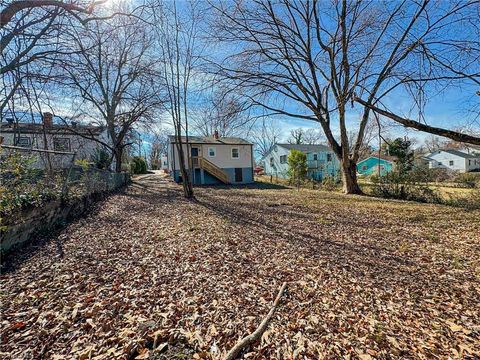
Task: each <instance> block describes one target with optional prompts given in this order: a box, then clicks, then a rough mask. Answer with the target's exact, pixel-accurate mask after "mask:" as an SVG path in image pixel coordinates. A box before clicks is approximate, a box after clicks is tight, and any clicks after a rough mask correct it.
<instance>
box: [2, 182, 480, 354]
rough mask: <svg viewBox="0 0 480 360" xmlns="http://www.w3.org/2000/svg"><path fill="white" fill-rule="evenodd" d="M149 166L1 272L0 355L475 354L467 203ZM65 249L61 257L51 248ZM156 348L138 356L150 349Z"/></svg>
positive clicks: (472, 241) (476, 258)
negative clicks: (177, 176)
mask: <svg viewBox="0 0 480 360" xmlns="http://www.w3.org/2000/svg"><path fill="white" fill-rule="evenodd" d="M196 194H197V199H198V201H197V202H189V201H186V200H184V199H182V197H181V188H180V187H179V186H177V185H174V184H172V183H169V182H166V181H164V180H160V179H159V177H158V176H155V175H152V176H147V177H143V178H141V179H139V180H138V181H137V182H136V183H134V184H133V185H132V186H130V187H129V188H128V190H127V191H126V192H125V193H121V194H116V195H114V196H111V197H110V198H109V199H108V200H106V201H104V202H103V203H101V204H98V205H97V207H96V209H95V210H94V211H93V212H92V213H91V214H90V215H89V216H88V217H86V218H83V219H80V220H78V221H77V222H75V223H72V224H70V225H69V226H68V227H66V228H65V229H64V230H62V231H60V232H58V233H56V234H54V235H52V236H51V237H50V238H49V239H44V240H42V239H39V240H38V241H37V242H36V243H34V244H33V245H32V246H30V247H28V248H27V249H25V250H22V251H20V252H19V253H17V254H16V255H15V256H14V259H13V258H12V257H11V258H10V259H9V261H8V262H7V264H6V266H5V269H4V271H3V272H2V277H1V313H2V319H1V327H2V344H1V351H2V353H1V354H0V357H2V358H4V359H14V358H25V359H39V358H54V359H63V358H68V359H70V358H80V359H89V358H91V359H102V358H120V357H123V358H140V359H147V358H152V359H174V358H196V359H210V358H212V359H219V358H221V357H222V355H225V353H226V351H228V349H229V348H230V347H232V346H233V345H234V344H235V343H236V342H237V341H238V340H239V339H240V338H241V337H243V336H245V335H247V334H248V333H250V332H251V331H253V330H254V329H255V328H256V326H257V325H258V324H259V323H260V321H261V320H262V318H263V317H264V316H265V315H266V314H267V312H268V311H269V309H270V306H271V304H272V301H273V299H274V297H275V296H276V294H277V292H278V289H279V288H280V286H281V284H282V283H283V282H287V291H286V294H285V295H284V297H283V301H282V303H281V304H280V306H279V307H278V309H277V312H276V313H275V316H274V318H273V319H272V321H271V323H270V326H269V327H268V329H267V331H266V332H265V333H264V334H263V337H262V339H261V341H260V342H258V343H257V344H255V346H254V347H252V348H251V349H250V350H249V351H250V353H249V354H248V355H245V358H248V359H293V358H308V359H317V358H329V359H332V358H346V359H348V358H350V359H357V358H360V359H364V360H365V359H371V358H372V359H373V358H379V359H391V358H420V359H435V358H439V359H440V358H448V357H450V358H454V359H461V358H465V359H469V358H471V359H474V358H478V357H480V306H479V299H480V211H478V210H477V211H466V210H462V209H459V208H451V207H446V206H439V205H426V204H415V203H407V202H400V201H382V200H377V199H374V198H368V197H356V196H344V195H341V194H338V193H328V192H322V191H318V190H306V189H301V190H300V191H296V190H293V189H289V188H284V187H282V186H281V185H269V184H265V183H263V184H259V185H257V186H252V187H247V188H235V187H233V188H226V187H225V188H218V187H217V188H215V187H212V188H199V189H196ZM62 254H63V256H62ZM154 347H155V348H157V351H155V352H154V351H152V349H153V348H154Z"/></svg>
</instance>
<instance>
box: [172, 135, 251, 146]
mask: <svg viewBox="0 0 480 360" xmlns="http://www.w3.org/2000/svg"><path fill="white" fill-rule="evenodd" d="M168 139H169V140H170V142H171V143H174V142H175V136H174V135H170V136H169V137H168ZM181 142H182V143H185V142H186V137H185V136H182V137H181ZM188 142H189V143H190V144H212V145H253V144H252V143H251V142H248V141H247V140H244V139H242V138H239V137H219V138H218V139H216V138H215V137H213V136H189V137H188Z"/></svg>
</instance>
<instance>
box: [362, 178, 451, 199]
mask: <svg viewBox="0 0 480 360" xmlns="http://www.w3.org/2000/svg"><path fill="white" fill-rule="evenodd" d="M371 181H372V183H373V188H372V194H373V195H374V196H378V197H383V198H387V199H399V200H410V201H418V202H425V203H442V202H443V200H442V198H441V196H440V194H439V193H438V192H437V191H436V190H434V189H431V188H430V187H429V186H428V184H426V183H425V182H420V181H417V180H416V179H415V177H410V176H409V174H408V173H407V174H401V173H399V172H398V171H392V172H390V173H388V174H386V175H385V176H381V177H378V176H372V177H371Z"/></svg>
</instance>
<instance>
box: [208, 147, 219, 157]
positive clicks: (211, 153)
mask: <svg viewBox="0 0 480 360" xmlns="http://www.w3.org/2000/svg"><path fill="white" fill-rule="evenodd" d="M216 153H217V151H216V149H215V148H214V147H209V148H208V156H210V157H215V155H216Z"/></svg>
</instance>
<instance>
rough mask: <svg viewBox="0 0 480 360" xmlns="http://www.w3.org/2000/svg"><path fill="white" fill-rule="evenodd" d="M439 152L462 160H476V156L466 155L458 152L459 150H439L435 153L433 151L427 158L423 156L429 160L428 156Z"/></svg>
mask: <svg viewBox="0 0 480 360" xmlns="http://www.w3.org/2000/svg"><path fill="white" fill-rule="evenodd" d="M441 151H443V152H446V153H449V154H452V155H456V156H459V157H462V158H464V159H477V158H478V156H477V155H474V154H468V153H466V152H463V151H460V150H453V149H445V150H442V149H440V150H437V151H434V152H432V153H430V154H428V155H427V156H425V158H427V159H430V158H429V156H430V155H432V154H435V153H438V152H441Z"/></svg>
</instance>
